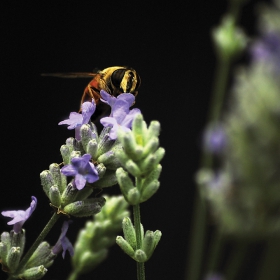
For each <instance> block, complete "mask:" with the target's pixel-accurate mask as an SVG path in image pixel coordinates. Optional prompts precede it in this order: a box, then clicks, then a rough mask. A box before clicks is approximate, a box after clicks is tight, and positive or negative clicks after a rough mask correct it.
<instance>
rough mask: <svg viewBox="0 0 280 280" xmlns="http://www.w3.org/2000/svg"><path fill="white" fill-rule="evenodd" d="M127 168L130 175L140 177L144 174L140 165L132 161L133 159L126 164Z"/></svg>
mask: <svg viewBox="0 0 280 280" xmlns="http://www.w3.org/2000/svg"><path fill="white" fill-rule="evenodd" d="M125 168H126V169H127V170H128V172H129V173H131V174H132V175H133V176H134V177H139V176H141V174H142V172H141V170H140V169H139V167H138V165H137V164H136V163H135V162H134V161H132V160H131V159H129V160H128V161H127V162H126V163H125Z"/></svg>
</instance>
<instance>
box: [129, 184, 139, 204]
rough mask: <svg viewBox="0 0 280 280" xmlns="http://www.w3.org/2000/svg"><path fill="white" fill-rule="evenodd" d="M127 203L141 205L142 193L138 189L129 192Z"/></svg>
mask: <svg viewBox="0 0 280 280" xmlns="http://www.w3.org/2000/svg"><path fill="white" fill-rule="evenodd" d="M127 202H128V203H129V204H131V205H136V204H139V203H140V193H139V191H138V189H137V188H133V189H131V190H130V191H129V192H128V194H127Z"/></svg>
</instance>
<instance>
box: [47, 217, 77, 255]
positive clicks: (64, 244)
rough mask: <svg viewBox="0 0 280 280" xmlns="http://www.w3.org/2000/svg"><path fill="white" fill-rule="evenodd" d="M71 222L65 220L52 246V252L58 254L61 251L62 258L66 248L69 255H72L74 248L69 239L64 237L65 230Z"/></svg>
mask: <svg viewBox="0 0 280 280" xmlns="http://www.w3.org/2000/svg"><path fill="white" fill-rule="evenodd" d="M70 223H72V221H71V220H70V221H65V222H64V223H63V225H62V228H61V234H60V236H59V238H58V240H57V242H56V244H55V245H54V246H53V248H52V252H53V253H54V254H55V255H58V254H59V253H60V252H61V251H62V257H63V259H64V257H65V254H66V251H67V250H68V252H69V254H70V256H71V257H72V256H73V255H74V248H73V246H72V244H71V242H70V241H69V239H68V238H67V237H66V232H67V230H68V228H69V224H70Z"/></svg>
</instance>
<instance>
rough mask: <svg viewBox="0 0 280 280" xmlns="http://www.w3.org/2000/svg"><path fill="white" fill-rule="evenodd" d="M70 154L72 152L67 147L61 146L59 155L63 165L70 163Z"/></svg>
mask: <svg viewBox="0 0 280 280" xmlns="http://www.w3.org/2000/svg"><path fill="white" fill-rule="evenodd" d="M71 152H72V150H71V149H70V148H69V146H67V145H62V146H61V147H60V154H61V156H62V160H63V163H64V164H65V165H66V164H69V163H70V154H71Z"/></svg>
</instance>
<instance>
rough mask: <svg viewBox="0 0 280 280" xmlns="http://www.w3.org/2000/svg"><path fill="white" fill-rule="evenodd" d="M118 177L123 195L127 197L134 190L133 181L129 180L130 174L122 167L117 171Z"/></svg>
mask: <svg viewBox="0 0 280 280" xmlns="http://www.w3.org/2000/svg"><path fill="white" fill-rule="evenodd" d="M116 176H117V180H118V183H119V185H120V188H121V191H122V193H123V195H124V196H125V197H127V194H128V192H129V191H130V190H131V189H132V188H134V185H133V182H132V180H131V179H130V178H129V176H128V173H127V172H126V171H124V170H123V168H121V167H120V168H118V169H117V171H116Z"/></svg>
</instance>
